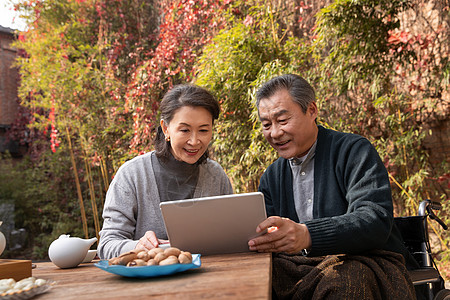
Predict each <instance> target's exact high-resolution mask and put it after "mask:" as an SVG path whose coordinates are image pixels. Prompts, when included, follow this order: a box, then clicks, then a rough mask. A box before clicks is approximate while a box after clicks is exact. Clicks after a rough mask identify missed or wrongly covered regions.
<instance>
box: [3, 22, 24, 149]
mask: <svg viewBox="0 0 450 300" xmlns="http://www.w3.org/2000/svg"><path fill="white" fill-rule="evenodd" d="M14 39H15V35H14V31H13V30H12V29H9V28H5V27H2V26H0V153H3V152H5V151H6V150H8V151H9V152H10V153H13V154H14V153H16V152H18V145H17V143H15V142H14V141H9V140H8V139H7V138H6V131H7V130H8V128H9V127H10V125H11V124H12V123H13V122H14V120H15V118H16V113H17V110H18V107H19V103H18V101H17V87H18V84H19V72H18V69H17V68H14V67H12V65H13V63H14V59H15V58H16V55H17V51H16V49H14V48H12V47H11V42H12V41H13V40H14Z"/></svg>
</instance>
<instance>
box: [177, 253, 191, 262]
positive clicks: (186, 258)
mask: <svg viewBox="0 0 450 300" xmlns="http://www.w3.org/2000/svg"><path fill="white" fill-rule="evenodd" d="M189 254H190V253H189ZM178 261H179V262H180V264H190V263H191V262H192V256H188V255H187V254H186V253H181V254H180V255H179V256H178Z"/></svg>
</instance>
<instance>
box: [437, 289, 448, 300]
mask: <svg viewBox="0 0 450 300" xmlns="http://www.w3.org/2000/svg"><path fill="white" fill-rule="evenodd" d="M434 300H450V290H447V289H444V290H440V291H439V292H438V293H437V294H436V296H434Z"/></svg>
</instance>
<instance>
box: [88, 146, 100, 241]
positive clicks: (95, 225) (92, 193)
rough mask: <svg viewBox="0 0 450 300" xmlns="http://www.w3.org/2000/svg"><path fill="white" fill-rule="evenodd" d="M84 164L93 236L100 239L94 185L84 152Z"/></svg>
mask: <svg viewBox="0 0 450 300" xmlns="http://www.w3.org/2000/svg"><path fill="white" fill-rule="evenodd" d="M84 165H85V168H86V171H87V175H88V176H87V181H88V186H89V194H90V196H91V207H92V215H93V217H94V228H95V236H96V237H97V241H99V240H100V236H99V234H98V233H99V232H100V225H99V224H100V223H99V219H98V210H97V202H96V201H95V189H94V185H93V183H92V170H91V166H90V165H89V163H88V160H87V157H86V153H85V156H84Z"/></svg>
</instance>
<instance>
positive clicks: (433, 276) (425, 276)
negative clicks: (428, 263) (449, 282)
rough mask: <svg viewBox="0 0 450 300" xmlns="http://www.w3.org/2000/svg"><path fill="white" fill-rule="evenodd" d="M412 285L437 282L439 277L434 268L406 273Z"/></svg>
mask: <svg viewBox="0 0 450 300" xmlns="http://www.w3.org/2000/svg"><path fill="white" fill-rule="evenodd" d="M408 273H409V276H410V277H411V280H412V282H413V284H414V285H420V284H424V283H432V282H439V280H440V275H439V272H438V271H437V270H436V269H435V268H431V267H430V268H421V269H416V270H410V271H408Z"/></svg>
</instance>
